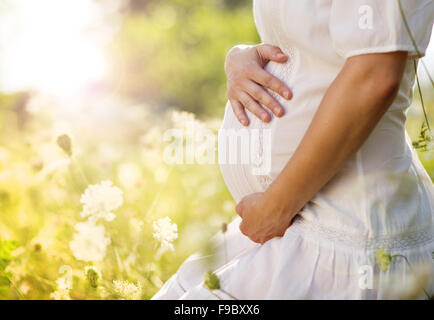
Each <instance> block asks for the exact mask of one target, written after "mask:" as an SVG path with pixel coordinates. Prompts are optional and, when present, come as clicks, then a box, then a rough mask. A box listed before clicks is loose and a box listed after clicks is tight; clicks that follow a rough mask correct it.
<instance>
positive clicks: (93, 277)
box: [84, 266, 101, 289]
mask: <svg viewBox="0 0 434 320" xmlns="http://www.w3.org/2000/svg"><path fill="white" fill-rule="evenodd" d="M84 271H85V274H86V279H87V282H88V283H89V285H90V286H91V287H92V288H94V289H96V288H98V280H99V279H101V273H100V272H99V271H98V269H97V268H96V267H94V266H87V267H86V268H85V269H84Z"/></svg>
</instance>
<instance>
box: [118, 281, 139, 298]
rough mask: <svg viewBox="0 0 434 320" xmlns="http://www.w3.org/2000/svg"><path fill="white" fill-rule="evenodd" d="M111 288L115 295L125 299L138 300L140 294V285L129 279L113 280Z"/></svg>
mask: <svg viewBox="0 0 434 320" xmlns="http://www.w3.org/2000/svg"><path fill="white" fill-rule="evenodd" d="M113 289H114V291H115V292H116V294H117V295H119V296H121V297H122V298H124V299H127V300H139V299H140V298H141V296H142V287H141V285H140V284H137V285H135V284H134V283H131V282H129V281H124V280H113Z"/></svg>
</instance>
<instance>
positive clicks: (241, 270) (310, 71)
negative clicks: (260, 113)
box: [154, 0, 434, 299]
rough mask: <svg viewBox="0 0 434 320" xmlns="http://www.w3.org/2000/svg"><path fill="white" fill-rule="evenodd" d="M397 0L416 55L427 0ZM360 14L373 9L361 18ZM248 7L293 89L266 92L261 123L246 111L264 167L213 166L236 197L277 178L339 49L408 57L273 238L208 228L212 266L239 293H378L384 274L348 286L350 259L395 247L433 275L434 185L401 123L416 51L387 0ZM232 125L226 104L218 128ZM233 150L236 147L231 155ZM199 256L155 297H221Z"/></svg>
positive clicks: (430, 9)
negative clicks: (377, 111) (388, 90)
mask: <svg viewBox="0 0 434 320" xmlns="http://www.w3.org/2000/svg"><path fill="white" fill-rule="evenodd" d="M402 2H403V5H404V10H405V13H406V17H407V20H408V21H409V26H410V28H411V30H412V32H413V35H414V36H415V40H416V42H417V46H418V49H419V52H420V53H421V55H423V54H424V52H425V50H426V47H427V45H428V41H429V38H430V34H431V30H432V24H433V17H434V2H433V1H430V0H411V1H407V0H402ZM366 6H368V7H366ZM361 8H362V9H361ZM367 12H370V13H371V16H370V17H371V18H372V19H370V18H369V17H368V18H367V17H366V16H364V14H366V13H367ZM254 13H255V22H256V25H257V28H258V31H259V33H260V36H261V38H262V41H263V42H264V43H269V44H273V45H277V46H279V47H280V48H281V49H282V50H283V51H284V52H285V53H286V54H288V55H289V57H290V59H289V61H288V62H287V63H285V64H279V63H273V62H270V63H269V64H268V65H267V67H266V68H267V70H268V71H269V72H271V73H272V74H274V75H276V76H277V77H279V78H280V79H282V80H283V81H285V82H286V83H287V84H288V85H289V86H290V87H291V88H292V90H293V93H294V98H293V99H292V100H291V101H285V100H283V99H281V98H280V97H278V96H276V95H274V96H275V97H276V98H277V99H279V101H280V103H281V104H282V105H283V106H284V107H285V110H286V113H285V116H284V117H282V118H279V119H277V118H275V119H273V120H272V121H271V123H269V124H264V123H262V122H261V121H259V120H257V119H256V117H254V116H253V115H251V114H249V118H250V120H251V124H250V126H249V129H248V130H249V131H250V132H252V130H254V129H264V128H265V129H270V130H271V141H268V140H266V139H265V140H260V143H259V144H260V145H262V144H263V145H266V146H267V147H269V148H270V151H271V168H270V171H269V173H268V174H265V175H261V176H258V175H254V174H253V173H252V170H253V169H255V164H239V163H238V164H224V163H223V164H221V170H222V174H223V177H224V179H225V182H226V184H227V186H228V188H229V191H230V192H231V194H232V196H233V197H234V199H235V200H236V201H237V202H238V201H240V200H241V199H242V198H243V197H244V196H246V195H248V194H250V193H252V192H258V191H263V190H265V189H266V188H267V186H268V185H269V184H270V183H271V182H272V181H273V179H275V178H276V177H277V176H278V174H279V173H280V171H281V170H282V168H283V167H284V165H285V164H286V163H287V161H288V160H289V158H290V157H291V155H292V154H293V153H294V151H295V150H296V148H297V145H298V143H299V142H300V140H301V139H302V137H303V135H304V133H305V131H306V129H307V127H308V126H309V124H310V122H311V120H312V117H313V115H314V114H315V112H316V110H317V108H318V106H319V104H320V101H321V99H322V97H323V96H324V93H325V92H326V90H327V88H328V87H329V86H330V84H331V83H332V81H333V79H334V78H335V77H336V76H337V74H338V73H339V71H340V70H341V68H342V66H343V64H344V63H345V59H346V58H348V57H350V56H353V55H357V54H365V53H375V52H390V51H397V50H403V51H408V52H409V60H408V63H407V67H406V70H405V74H404V77H403V80H402V84H401V88H400V90H399V93H398V96H397V97H396V99H395V101H394V103H393V104H392V106H391V107H390V109H389V110H388V112H387V113H386V114H385V115H384V117H383V118H382V120H381V121H380V123H379V124H378V126H377V127H376V128H375V130H374V131H373V133H372V134H371V135H370V137H369V138H368V140H367V141H366V142H365V143H364V145H363V146H362V147H361V149H360V150H359V151H358V152H357V154H356V155H355V156H354V157H353V158H351V159H350V160H349V161H348V162H347V164H346V165H345V167H344V168H343V169H342V170H341V171H340V172H339V173H338V175H337V176H336V177H335V178H333V180H332V181H330V182H329V183H328V184H327V185H326V186H325V187H324V188H323V189H322V190H321V191H320V192H319V193H318V194H317V195H316V196H315V197H314V199H312V201H311V202H309V203H308V204H307V205H306V206H305V208H304V209H303V210H302V212H301V213H300V214H299V216H298V218H297V219H296V221H295V222H294V224H293V225H292V226H291V227H290V228H289V229H288V230H287V231H286V233H285V235H284V236H283V237H282V238H275V239H272V240H270V241H268V242H267V243H265V244H264V245H258V244H255V243H253V242H251V241H250V240H249V239H247V238H246V237H245V236H243V235H242V234H241V233H240V231H239V229H238V224H239V222H240V221H239V219H236V220H235V221H234V222H233V223H232V224H231V225H230V230H229V231H228V233H227V234H226V242H225V244H224V245H223V243H222V238H221V235H218V236H217V240H216V241H218V242H219V243H220V245H219V247H218V249H217V253H216V257H217V259H216V261H214V264H213V268H214V270H216V273H217V274H218V276H219V278H220V280H221V283H222V288H223V289H224V291H226V292H229V293H230V294H232V295H233V296H235V297H237V298H239V299H299V298H304V299H326V298H330V299H341V298H342V299H381V298H387V297H388V292H387V281H380V282H379V284H378V286H377V288H376V289H369V290H367V289H364V288H362V287H361V286H360V284H359V281H360V274H359V272H360V268H361V267H363V266H365V265H368V266H372V267H374V266H375V257H374V256H375V251H376V249H378V248H384V249H385V250H387V251H390V252H391V253H393V254H403V255H405V256H407V258H408V259H409V261H410V262H411V263H412V264H413V265H418V264H427V265H428V266H429V268H431V269H430V270H431V274H434V263H433V260H432V256H431V253H432V252H433V251H434V236H433V235H434V229H433V213H434V187H433V184H432V182H431V179H430V178H429V176H428V174H427V173H426V171H425V170H424V168H423V167H422V165H421V163H420V161H419V159H418V158H417V155H416V153H415V151H414V150H413V148H412V146H411V141H410V140H409V137H408V136H407V134H406V131H405V120H406V110H407V108H408V106H409V105H410V103H411V100H412V87H413V85H414V80H415V74H414V70H413V61H412V60H411V59H412V58H415V56H416V50H415V49H414V48H413V45H412V42H411V40H410V37H409V36H408V34H407V32H406V29H405V26H404V23H403V21H402V20H401V15H400V12H399V7H398V5H397V1H395V0H351V1H348V0H303V1H295V0H293V1H289V0H272V1H270V0H256V1H254ZM360 19H362V20H360ZM366 19H367V20H366ZM370 22H372V24H370ZM370 26H371V27H372V28H370ZM241 128H242V126H241V125H240V124H239V123H238V121H237V120H236V118H235V116H234V114H233V112H232V109H231V108H230V105H229V104H228V105H227V106H226V112H225V117H224V121H223V125H222V131H224V130H227V129H241ZM221 140H222V138H221V137H220V139H219V152H222V150H221V149H222V145H223V144H222V141H221ZM243 150H244V149H241V147H240V149H239V150H238V153H241V154H242V153H243V152H244V151H243ZM225 248H226V249H225ZM225 250H227V251H228V252H225ZM225 256H227V257H228V260H227V261H225V258H224V257H225ZM204 260H206V259H205V258H204V257H201V256H200V255H194V256H192V257H191V258H189V259H188V260H187V261H186V262H185V263H184V264H183V265H182V266H181V268H180V269H179V271H178V272H177V274H175V275H174V276H173V277H172V278H171V279H170V280H169V281H168V282H167V283H166V284H165V285H164V287H163V288H162V289H161V290H160V291H159V292H158V293H157V295H156V296H155V297H154V299H175V298H181V299H225V298H228V296H226V295H225V294H224V292H220V291H214V292H211V291H209V290H207V289H205V288H204V286H203V285H202V279H203V275H204V272H205V271H207V270H208V269H209V266H207V265H206V264H205V263H203V261H204ZM374 271H375V274H376V275H377V276H378V277H379V278H380V279H383V280H384V279H386V280H387V279H392V278H393V275H394V274H395V275H396V274H397V275H398V277H400V279H403V278H405V277H408V273H409V268H408V266H407V265H406V264H405V262H404V261H403V260H398V261H395V262H394V263H392V265H391V268H390V269H389V270H388V271H387V272H382V273H380V272H379V270H378V267H374ZM425 289H427V290H428V291H430V292H431V294H433V293H434V292H433V290H434V283H433V282H431V283H426V286H425Z"/></svg>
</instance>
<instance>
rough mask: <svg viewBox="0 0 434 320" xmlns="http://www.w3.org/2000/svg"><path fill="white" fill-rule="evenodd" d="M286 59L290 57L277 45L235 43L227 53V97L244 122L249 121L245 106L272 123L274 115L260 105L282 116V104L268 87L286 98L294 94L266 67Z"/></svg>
mask: <svg viewBox="0 0 434 320" xmlns="http://www.w3.org/2000/svg"><path fill="white" fill-rule="evenodd" d="M287 60H288V57H287V56H285V54H283V52H282V51H281V50H280V49H279V48H278V47H275V46H271V45H266V44H261V45H257V46H236V47H234V48H232V49H231V50H230V51H229V52H228V54H227V57H226V63H225V72H226V77H227V86H228V98H229V101H230V102H231V105H232V109H233V111H234V113H235V115H236V117H237V118H238V120H239V121H240V122H241V124H243V125H245V126H247V125H248V124H249V119H248V118H247V114H246V112H245V109H244V108H246V109H248V110H249V111H250V112H252V113H253V114H255V115H256V116H257V117H258V118H259V119H261V120H262V121H264V122H269V121H270V120H271V116H270V114H269V113H268V112H267V111H265V109H264V108H263V107H262V106H261V104H262V105H263V106H265V107H267V108H268V109H270V110H271V111H272V112H273V114H274V115H276V116H277V117H281V116H282V115H283V113H284V110H283V108H282V106H281V105H280V103H279V102H277V100H276V99H274V98H273V97H272V96H271V95H270V93H269V92H268V91H267V90H265V88H268V89H270V90H272V91H274V92H276V93H277V94H279V95H281V96H282V97H283V98H285V99H287V100H289V99H291V98H292V93H291V91H290V90H289V88H288V87H287V86H286V85H285V84H284V83H283V82H282V81H281V80H279V79H278V78H276V77H274V76H273V75H272V74H270V73H269V72H267V71H265V70H264V67H265V66H266V65H267V63H268V62H269V61H275V62H280V63H284V62H286V61H287Z"/></svg>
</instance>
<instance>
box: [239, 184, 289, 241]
mask: <svg viewBox="0 0 434 320" xmlns="http://www.w3.org/2000/svg"><path fill="white" fill-rule="evenodd" d="M235 210H236V211H237V213H238V215H239V216H240V217H241V218H242V222H241V224H240V230H241V232H242V233H243V234H244V235H246V236H247V237H249V238H250V240H252V241H254V242H257V243H261V244H263V243H265V242H267V241H268V240H270V239H272V238H275V237H282V236H283V235H284V233H285V231H286V229H288V227H289V226H290V225H291V221H292V219H293V217H294V214H292V213H291V212H290V211H288V210H285V209H284V208H279V207H278V206H276V202H273V201H270V199H266V196H265V193H262V192H259V193H253V194H250V195H248V196H246V197H244V198H243V199H242V200H241V201H240V202H239V203H238V205H237V206H236V209H235Z"/></svg>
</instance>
